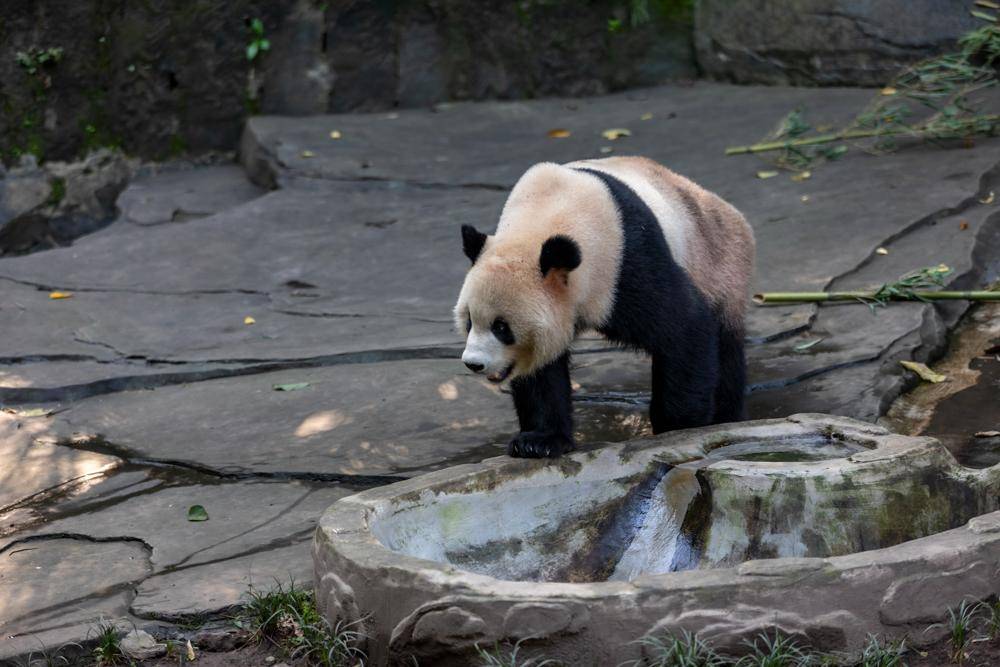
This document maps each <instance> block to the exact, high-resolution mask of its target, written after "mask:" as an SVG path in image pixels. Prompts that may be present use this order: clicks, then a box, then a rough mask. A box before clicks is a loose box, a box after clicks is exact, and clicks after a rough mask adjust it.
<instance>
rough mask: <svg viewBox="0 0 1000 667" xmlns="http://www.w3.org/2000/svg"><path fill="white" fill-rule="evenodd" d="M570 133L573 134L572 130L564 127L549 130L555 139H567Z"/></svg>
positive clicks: (549, 133)
mask: <svg viewBox="0 0 1000 667" xmlns="http://www.w3.org/2000/svg"><path fill="white" fill-rule="evenodd" d="M570 134H572V132H570V131H569V130H566V129H563V128H561V127H557V128H556V129H554V130H549V132H548V135H549V136H550V137H552V138H553V139H565V138H566V137H568V136H569V135H570Z"/></svg>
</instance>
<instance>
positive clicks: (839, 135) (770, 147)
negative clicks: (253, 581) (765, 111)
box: [726, 115, 1000, 155]
mask: <svg viewBox="0 0 1000 667" xmlns="http://www.w3.org/2000/svg"><path fill="white" fill-rule="evenodd" d="M982 121H988V122H990V123H996V122H1000V115H991V116H980V117H978V118H969V119H964V120H963V124H965V125H974V124H976V123H980V122H982ZM934 131H935V128H932V127H927V126H924V127H916V128H909V127H886V128H874V129H871V130H845V131H843V132H832V133H830V134H819V135H816V136H815V137H806V138H805V139H786V140H784V141H765V142H762V143H759V144H751V145H749V146H730V147H729V148H727V149H726V155H746V154H747V153H767V152H770V151H780V150H782V149H787V148H795V147H797V146H812V145H814V144H829V143H832V142H834V141H847V140H849V139H864V138H867V137H888V136H893V135H897V134H909V135H911V136H917V137H919V136H922V135H925V134H933V133H934Z"/></svg>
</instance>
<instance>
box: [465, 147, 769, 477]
mask: <svg viewBox="0 0 1000 667" xmlns="http://www.w3.org/2000/svg"><path fill="white" fill-rule="evenodd" d="M462 239H463V248H464V250H465V254H466V255H467V256H468V257H469V259H470V260H471V261H472V267H471V268H470V269H469V272H468V273H467V274H466V278H465V282H464V283H463V286H462V291H461V293H460V295H459V299H458V303H457V305H456V306H455V317H456V325H457V326H458V327H460V330H462V331H465V332H466V334H467V337H466V348H465V351H464V353H463V355H462V359H463V361H464V362H465V363H466V365H467V366H468V367H469V368H470V369H471V370H473V371H475V372H481V373H484V374H486V375H487V377H488V378H489V379H490V380H491V381H493V382H502V381H503V380H505V379H507V378H510V379H511V383H510V387H511V392H512V394H513V396H514V407H515V410H516V412H517V416H518V421H519V423H520V428H521V432H520V433H519V434H518V435H517V436H515V437H514V438H513V439H512V440H511V442H510V443H509V445H508V453H509V454H510V455H511V456H524V457H547V456H559V455H560V454H562V453H564V452H566V451H569V450H571V449H573V447H574V442H573V426H572V400H571V393H572V390H571V385H570V377H569V368H570V354H569V348H570V345H571V344H572V342H573V339H574V338H575V336H576V335H577V334H578V333H579V332H581V331H584V330H596V331H597V332H599V333H601V334H602V335H603V336H605V337H606V338H607V339H608V340H610V341H612V342H614V343H617V344H619V345H622V346H624V347H627V348H630V349H635V350H643V351H645V352H647V353H648V354H649V355H650V356H651V358H652V391H651V404H650V421H651V422H652V427H653V432H654V433H662V432H664V431H669V430H673V429H679V428H688V427H693V426H703V425H706V424H713V423H720V422H731V421H738V420H740V419H743V418H744V392H745V384H746V362H745V357H744V351H743V333H744V316H745V311H746V304H747V300H748V299H747V296H748V291H749V283H750V279H751V276H752V273H753V255H754V239H753V232H752V230H751V229H750V226H749V225H748V224H747V222H746V220H745V219H744V218H743V216H742V215H741V214H740V213H739V212H738V211H737V210H736V209H735V208H733V207H732V206H730V205H729V204H727V203H726V202H724V201H723V200H722V199H720V198H719V197H717V196H716V195H714V194H712V193H710V192H708V191H706V190H704V189H703V188H701V187H699V186H698V185H696V184H694V183H693V182H691V181H689V180H688V179H686V178H684V177H682V176H679V175H677V174H675V173H673V172H672V171H670V170H669V169H667V168H665V167H663V166H662V165H660V164H658V163H656V162H653V161H652V160H649V159H646V158H641V157H614V158H607V159H602V160H582V161H578V162H571V163H569V164H566V165H558V164H554V163H542V164H538V165H535V166H534V167H532V168H531V169H529V170H528V171H527V172H526V173H525V174H524V175H523V176H522V177H521V178H520V179H519V180H518V182H517V184H516V185H515V186H514V188H513V190H512V191H511V194H510V196H509V197H508V199H507V202H506V203H505V205H504V208H503V212H502V213H501V216H500V221H499V223H498V225H497V231H496V233H495V234H494V235H492V236H486V235H485V234H482V233H480V232H478V231H476V230H475V229H474V228H472V227H470V226H468V225H466V226H463V228H462Z"/></svg>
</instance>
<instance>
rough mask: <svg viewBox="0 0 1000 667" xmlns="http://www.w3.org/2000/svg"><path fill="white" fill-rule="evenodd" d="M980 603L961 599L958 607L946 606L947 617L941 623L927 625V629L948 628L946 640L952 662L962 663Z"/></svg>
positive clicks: (970, 640)
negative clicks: (949, 645) (949, 647)
mask: <svg viewBox="0 0 1000 667" xmlns="http://www.w3.org/2000/svg"><path fill="white" fill-rule="evenodd" d="M981 608H982V604H981V603H979V602H970V601H969V600H962V602H961V604H959V605H958V607H949V608H948V619H947V620H946V621H944V622H943V623H935V624H934V625H931V626H928V628H927V629H928V630H931V629H934V628H942V627H943V628H945V629H947V630H948V642H949V643H950V644H951V659H952V661H953V662H956V663H958V664H962V662H963V661H964V660H965V651H966V649H968V648H969V644H970V643H971V642H972V635H973V629H972V626H973V624H974V623H975V622H976V617H977V616H978V615H979V611H980V609H981Z"/></svg>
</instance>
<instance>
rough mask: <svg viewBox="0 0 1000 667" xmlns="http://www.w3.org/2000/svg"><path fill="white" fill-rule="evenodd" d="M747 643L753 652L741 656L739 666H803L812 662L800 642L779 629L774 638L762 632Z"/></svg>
mask: <svg viewBox="0 0 1000 667" xmlns="http://www.w3.org/2000/svg"><path fill="white" fill-rule="evenodd" d="M746 645H747V647H748V648H749V649H750V651H751V653H749V654H748V655H745V656H743V657H742V658H740V659H739V660H738V661H737V662H736V666H737V667H803V666H804V665H808V664H810V663H811V662H812V661H811V660H810V658H809V656H807V655H806V653H805V652H804V651H803V650H802V648H801V647H799V645H798V644H796V643H795V642H794V641H793V640H792V639H791V638H790V637H785V636H782V635H781V634H780V633H779V632H777V631H775V633H774V637H773V638H771V637H769V636H768V635H767V633H766V632H762V633H761V634H759V635H757V638H756V639H755V640H753V642H749V641H748V642H746Z"/></svg>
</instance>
